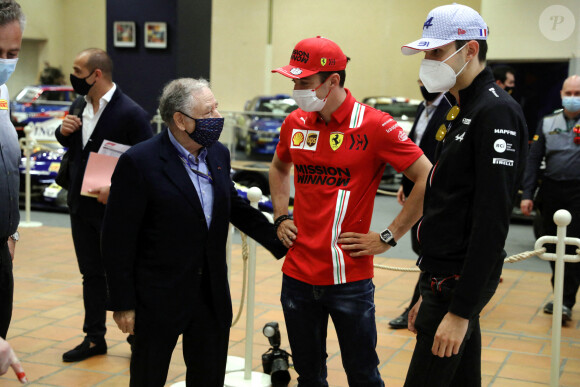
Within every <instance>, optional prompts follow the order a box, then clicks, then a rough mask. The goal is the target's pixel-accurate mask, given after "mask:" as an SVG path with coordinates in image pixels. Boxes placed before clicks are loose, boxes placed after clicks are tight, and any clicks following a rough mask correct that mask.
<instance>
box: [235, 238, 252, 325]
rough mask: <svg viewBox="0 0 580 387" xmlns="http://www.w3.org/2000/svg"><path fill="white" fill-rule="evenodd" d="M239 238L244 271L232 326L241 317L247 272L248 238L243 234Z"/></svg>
mask: <svg viewBox="0 0 580 387" xmlns="http://www.w3.org/2000/svg"><path fill="white" fill-rule="evenodd" d="M240 236H241V237H242V261H243V262H244V269H243V274H242V275H243V280H242V281H243V282H242V297H241V299H240V307H239V308H238V314H237V315H236V318H235V319H234V320H233V321H232V326H234V325H236V323H237V322H238V320H239V319H240V316H241V315H242V311H243V310H244V302H245V298H246V288H247V286H246V281H247V277H248V276H247V271H248V259H249V257H250V253H249V252H248V236H247V235H246V234H244V233H243V232H240Z"/></svg>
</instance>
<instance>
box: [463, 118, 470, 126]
mask: <svg viewBox="0 0 580 387" xmlns="http://www.w3.org/2000/svg"><path fill="white" fill-rule="evenodd" d="M461 122H462V123H463V124H464V125H469V124H471V118H464V119H462V120H461Z"/></svg>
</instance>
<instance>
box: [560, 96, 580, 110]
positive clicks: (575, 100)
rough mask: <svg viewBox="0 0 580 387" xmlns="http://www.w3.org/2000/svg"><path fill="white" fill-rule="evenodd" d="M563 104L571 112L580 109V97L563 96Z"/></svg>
mask: <svg viewBox="0 0 580 387" xmlns="http://www.w3.org/2000/svg"><path fill="white" fill-rule="evenodd" d="M562 106H564V109H566V110H568V111H569V112H572V113H576V112H577V111H580V97H562Z"/></svg>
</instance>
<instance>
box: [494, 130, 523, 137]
mask: <svg viewBox="0 0 580 387" xmlns="http://www.w3.org/2000/svg"><path fill="white" fill-rule="evenodd" d="M493 132H494V133H495V134H507V135H509V136H517V135H518V134H517V133H516V131H515V130H510V129H494V130H493Z"/></svg>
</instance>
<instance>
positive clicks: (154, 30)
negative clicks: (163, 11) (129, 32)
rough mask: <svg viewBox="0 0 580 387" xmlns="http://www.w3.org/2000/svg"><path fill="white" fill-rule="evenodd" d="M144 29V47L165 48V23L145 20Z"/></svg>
mask: <svg viewBox="0 0 580 387" xmlns="http://www.w3.org/2000/svg"><path fill="white" fill-rule="evenodd" d="M144 30H145V47H147V48H167V23H165V22H146V23H145V28H144Z"/></svg>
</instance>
